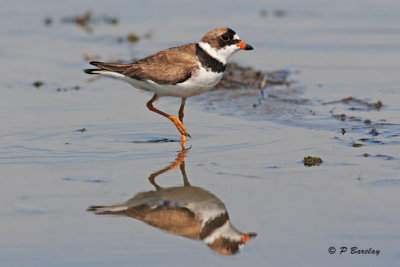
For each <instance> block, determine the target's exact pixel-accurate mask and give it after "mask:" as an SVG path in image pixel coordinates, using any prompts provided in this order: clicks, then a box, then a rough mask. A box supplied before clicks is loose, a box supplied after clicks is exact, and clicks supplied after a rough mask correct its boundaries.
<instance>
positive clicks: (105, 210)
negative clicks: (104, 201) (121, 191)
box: [87, 204, 128, 215]
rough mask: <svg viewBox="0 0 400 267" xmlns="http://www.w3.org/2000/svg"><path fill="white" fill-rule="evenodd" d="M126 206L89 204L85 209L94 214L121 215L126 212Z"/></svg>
mask: <svg viewBox="0 0 400 267" xmlns="http://www.w3.org/2000/svg"><path fill="white" fill-rule="evenodd" d="M127 209H128V206H127V205H126V204H122V205H113V206H90V207H89V208H87V211H92V212H94V213H95V214H114V215H122V214H125V213H126V210H127Z"/></svg>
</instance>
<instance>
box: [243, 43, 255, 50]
mask: <svg viewBox="0 0 400 267" xmlns="http://www.w3.org/2000/svg"><path fill="white" fill-rule="evenodd" d="M253 49H254V48H253V47H252V46H251V45H249V44H246V47H245V48H244V50H253Z"/></svg>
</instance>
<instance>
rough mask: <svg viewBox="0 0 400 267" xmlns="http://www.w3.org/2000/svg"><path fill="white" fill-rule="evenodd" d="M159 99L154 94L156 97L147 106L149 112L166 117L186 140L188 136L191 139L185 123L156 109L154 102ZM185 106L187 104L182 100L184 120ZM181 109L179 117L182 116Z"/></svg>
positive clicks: (155, 95)
mask: <svg viewBox="0 0 400 267" xmlns="http://www.w3.org/2000/svg"><path fill="white" fill-rule="evenodd" d="M157 99H158V96H157V94H154V96H153V97H152V98H151V99H150V101H149V102H147V104H146V106H147V108H148V109H149V110H151V111H153V112H155V113H158V114H160V115H162V116H164V117H166V118H168V119H170V120H171V121H172V122H173V123H174V124H175V126H176V128H177V129H178V131H179V132H180V133H181V134H182V136H185V139H186V136H189V137H190V135H189V133H188V132H187V131H186V128H185V126H184V125H183V123H182V122H181V121H180V120H179V119H178V118H177V117H175V116H172V115H169V114H167V113H165V112H162V111H161V110H158V109H156V108H155V107H154V106H153V102H154V101H155V100H157ZM184 104H185V103H184V101H183V100H182V105H181V109H182V118H183V106H184ZM181 109H180V110H179V112H180V113H179V116H181ZM182 140H183V138H182Z"/></svg>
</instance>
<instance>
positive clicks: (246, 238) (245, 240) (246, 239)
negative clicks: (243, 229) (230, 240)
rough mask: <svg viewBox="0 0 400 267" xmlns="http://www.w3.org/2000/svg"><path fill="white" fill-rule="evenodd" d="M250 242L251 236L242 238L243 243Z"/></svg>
mask: <svg viewBox="0 0 400 267" xmlns="http://www.w3.org/2000/svg"><path fill="white" fill-rule="evenodd" d="M249 240H250V236H249V235H244V236H243V237H242V241H243V243H247V241H249Z"/></svg>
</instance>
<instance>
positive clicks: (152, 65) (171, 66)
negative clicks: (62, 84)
mask: <svg viewBox="0 0 400 267" xmlns="http://www.w3.org/2000/svg"><path fill="white" fill-rule="evenodd" d="M240 49H243V50H252V49H253V47H252V46H251V45H248V44H246V43H244V42H243V41H241V40H240V38H239V36H238V35H237V34H236V32H235V31H233V30H232V29H229V28H217V29H214V30H211V31H209V32H208V33H207V34H206V35H204V36H203V38H201V40H200V41H199V42H197V43H189V44H185V45H182V46H178V47H172V48H169V49H166V50H163V51H160V52H157V53H155V54H153V55H151V56H148V57H145V58H143V59H140V60H138V61H135V62H133V63H130V64H116V63H103V62H98V61H92V62H90V64H92V65H94V66H96V67H97V68H96V69H85V70H84V71H85V72H86V73H88V74H100V75H104V76H111V77H114V78H118V79H121V80H124V81H126V82H128V83H130V84H131V85H132V86H134V87H136V88H139V89H143V90H145V91H150V92H153V93H154V95H153V97H152V98H151V99H150V101H148V102H147V107H148V109H149V110H151V111H153V112H156V113H158V114H160V115H162V116H164V117H167V118H168V119H170V120H171V121H172V122H173V123H174V124H175V126H176V128H177V129H178V131H179V132H180V133H181V134H182V143H183V145H184V143H185V141H186V136H190V135H189V133H188V132H187V130H186V128H185V126H184V125H183V123H182V121H183V110H184V106H185V101H186V98H187V97H190V96H196V95H199V94H202V93H204V92H206V91H209V90H210V89H212V88H213V87H214V86H215V85H216V84H217V83H218V82H219V81H220V80H221V78H222V75H223V73H224V70H225V66H226V63H227V59H228V58H229V57H230V56H232V55H233V54H234V53H235V52H236V51H238V50H240ZM161 96H174V97H180V98H182V102H181V106H180V109H179V118H177V117H175V116H172V115H169V114H167V113H165V112H163V111H161V110H158V109H156V108H155V107H154V106H153V102H154V101H155V100H157V99H158V98H159V97H161Z"/></svg>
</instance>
